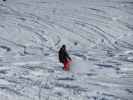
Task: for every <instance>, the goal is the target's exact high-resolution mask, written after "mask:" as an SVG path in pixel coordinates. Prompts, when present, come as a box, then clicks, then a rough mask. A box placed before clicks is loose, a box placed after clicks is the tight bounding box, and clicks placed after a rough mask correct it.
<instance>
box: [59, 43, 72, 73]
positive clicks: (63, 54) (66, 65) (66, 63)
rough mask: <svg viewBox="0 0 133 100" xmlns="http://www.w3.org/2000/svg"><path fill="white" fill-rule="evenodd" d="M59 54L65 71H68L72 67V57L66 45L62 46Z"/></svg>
mask: <svg viewBox="0 0 133 100" xmlns="http://www.w3.org/2000/svg"><path fill="white" fill-rule="evenodd" d="M58 54H59V61H60V62H61V63H63V64H64V67H63V69H64V70H65V71H68V70H69V69H70V68H69V67H70V62H71V60H72V59H71V58H70V56H69V55H68V53H67V51H66V45H62V47H61V48H60V50H59V52H58Z"/></svg>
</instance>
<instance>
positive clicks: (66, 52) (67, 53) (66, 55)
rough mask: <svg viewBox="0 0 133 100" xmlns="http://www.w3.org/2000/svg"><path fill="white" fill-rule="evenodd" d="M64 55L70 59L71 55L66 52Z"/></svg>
mask: <svg viewBox="0 0 133 100" xmlns="http://www.w3.org/2000/svg"><path fill="white" fill-rule="evenodd" d="M65 54H66V57H67V58H68V59H69V60H72V59H71V57H70V56H69V55H68V53H67V52H66V53H65Z"/></svg>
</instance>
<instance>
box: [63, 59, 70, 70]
mask: <svg viewBox="0 0 133 100" xmlns="http://www.w3.org/2000/svg"><path fill="white" fill-rule="evenodd" d="M64 70H65V71H68V70H69V61H65V62H64Z"/></svg>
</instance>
